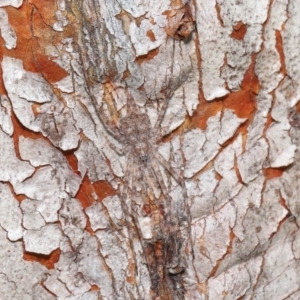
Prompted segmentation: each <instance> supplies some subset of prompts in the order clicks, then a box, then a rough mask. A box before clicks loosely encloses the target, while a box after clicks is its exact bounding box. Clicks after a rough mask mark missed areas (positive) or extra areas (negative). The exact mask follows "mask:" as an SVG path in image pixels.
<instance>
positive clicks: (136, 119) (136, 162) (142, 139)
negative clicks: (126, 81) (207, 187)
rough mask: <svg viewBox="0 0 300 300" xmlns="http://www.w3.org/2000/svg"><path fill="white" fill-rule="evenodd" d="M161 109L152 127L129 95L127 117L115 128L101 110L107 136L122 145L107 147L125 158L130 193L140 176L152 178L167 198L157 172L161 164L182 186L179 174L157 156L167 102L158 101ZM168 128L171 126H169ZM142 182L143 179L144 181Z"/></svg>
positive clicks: (166, 191) (164, 132)
mask: <svg viewBox="0 0 300 300" xmlns="http://www.w3.org/2000/svg"><path fill="white" fill-rule="evenodd" d="M158 101H159V102H160V103H161V108H160V111H159V114H158V118H157V121H156V123H155V125H154V127H153V128H152V127H151V123H150V118H149V116H148V115H147V114H146V113H140V112H139V111H138V108H137V106H136V105H135V102H134V100H133V98H132V97H131V96H130V95H129V97H128V103H127V107H128V110H129V113H128V114H127V115H126V116H125V117H122V118H121V119H120V121H119V122H118V124H117V125H114V124H112V122H110V121H109V119H108V118H107V116H106V115H105V113H104V112H103V109H102V108H101V109H100V116H101V120H102V122H103V124H104V126H105V128H106V130H107V131H108V133H109V134H110V135H111V136H112V137H113V138H114V139H116V140H117V141H118V142H119V143H120V144H122V145H123V147H122V149H120V148H118V147H117V146H115V145H114V144H112V143H110V142H109V141H107V142H108V144H109V146H110V147H111V148H112V149H113V150H114V151H116V152H117V153H118V154H119V155H126V157H127V166H126V171H125V176H124V177H125V184H127V185H129V187H130V188H131V189H133V190H135V189H134V184H135V183H136V182H137V180H138V179H139V177H141V176H142V177H144V176H143V175H146V176H150V177H154V178H155V179H156V180H157V181H158V184H159V187H160V188H161V190H162V193H163V194H164V196H168V190H167V187H166V185H165V183H164V181H163V176H162V174H161V171H160V169H159V164H161V165H162V166H163V167H164V168H165V169H166V170H167V171H168V172H169V173H170V175H171V176H172V177H173V178H174V179H175V180H176V181H177V182H178V183H179V184H180V185H182V183H183V180H182V179H181V177H180V174H179V173H178V171H177V170H175V169H174V168H173V167H172V166H171V165H170V163H169V162H167V161H166V160H165V159H164V157H163V156H162V155H161V154H160V153H159V151H158V146H157V143H158V142H159V141H160V140H161V139H162V137H164V136H165V135H166V134H167V132H168V129H169V126H166V127H165V128H164V129H161V123H162V121H163V118H164V116H165V112H166V109H167V106H168V102H169V101H168V100H167V99H165V98H163V99H159V100H158ZM169 125H170V124H169ZM144 179H145V178H144Z"/></svg>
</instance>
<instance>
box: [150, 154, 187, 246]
mask: <svg viewBox="0 0 300 300" xmlns="http://www.w3.org/2000/svg"><path fill="white" fill-rule="evenodd" d="M154 156H155V158H156V159H157V160H158V161H159V162H160V163H161V164H162V166H163V167H165V168H166V169H167V171H168V172H169V173H170V174H171V176H173V177H174V178H175V180H176V181H177V182H178V184H180V186H181V188H182V196H183V201H184V203H183V205H184V207H183V209H181V210H179V212H178V223H179V226H181V225H182V223H183V220H184V218H185V219H186V223H187V229H188V232H189V234H188V235H190V232H191V223H192V219H191V211H190V206H189V204H188V196H187V191H186V187H185V184H184V180H183V179H181V178H180V175H179V174H178V172H177V170H175V169H174V168H173V167H172V166H171V165H170V163H169V162H167V161H166V160H165V159H164V157H163V156H162V155H161V154H160V153H159V152H158V151H156V152H155V154H154ZM191 249H192V248H191Z"/></svg>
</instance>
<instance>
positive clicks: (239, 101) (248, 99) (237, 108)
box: [224, 90, 255, 118]
mask: <svg viewBox="0 0 300 300" xmlns="http://www.w3.org/2000/svg"><path fill="white" fill-rule="evenodd" d="M254 103H255V99H254V97H253V96H252V95H251V94H249V93H248V92H247V91H243V90H242V91H239V92H235V93H231V94H230V95H228V97H226V99H225V100H224V107H225V108H228V109H232V110H234V112H235V114H236V115H237V116H238V117H239V118H248V117H249V116H250V115H251V114H252V113H253V111H254V110H255V104H254Z"/></svg>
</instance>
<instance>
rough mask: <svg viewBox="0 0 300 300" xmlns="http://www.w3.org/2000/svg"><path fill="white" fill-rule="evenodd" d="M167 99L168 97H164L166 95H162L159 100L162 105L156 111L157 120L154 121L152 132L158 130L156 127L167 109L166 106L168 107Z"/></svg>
mask: <svg viewBox="0 0 300 300" xmlns="http://www.w3.org/2000/svg"><path fill="white" fill-rule="evenodd" d="M169 99H170V98H166V97H162V98H161V101H160V102H162V106H161V107H160V110H159V113H158V116H157V120H156V122H155V125H154V127H153V131H152V132H153V133H154V134H155V133H156V132H158V128H159V126H160V124H161V122H162V120H163V118H164V116H165V113H166V110H167V107H168V104H169Z"/></svg>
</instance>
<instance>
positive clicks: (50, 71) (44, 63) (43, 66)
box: [35, 54, 69, 82]
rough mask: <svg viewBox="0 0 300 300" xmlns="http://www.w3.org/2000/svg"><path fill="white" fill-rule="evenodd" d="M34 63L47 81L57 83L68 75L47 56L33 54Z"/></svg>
mask: <svg viewBox="0 0 300 300" xmlns="http://www.w3.org/2000/svg"><path fill="white" fill-rule="evenodd" d="M35 59H36V62H37V64H38V66H39V69H40V72H41V73H42V74H43V75H44V77H45V78H46V80H47V81H49V82H57V81H60V80H62V79H63V78H65V77H66V76H68V75H69V73H68V72H67V71H66V70H65V69H63V68H62V67H60V66H59V65H58V64H57V63H55V62H54V61H52V60H50V59H49V57H48V56H46V55H42V54H35Z"/></svg>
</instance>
